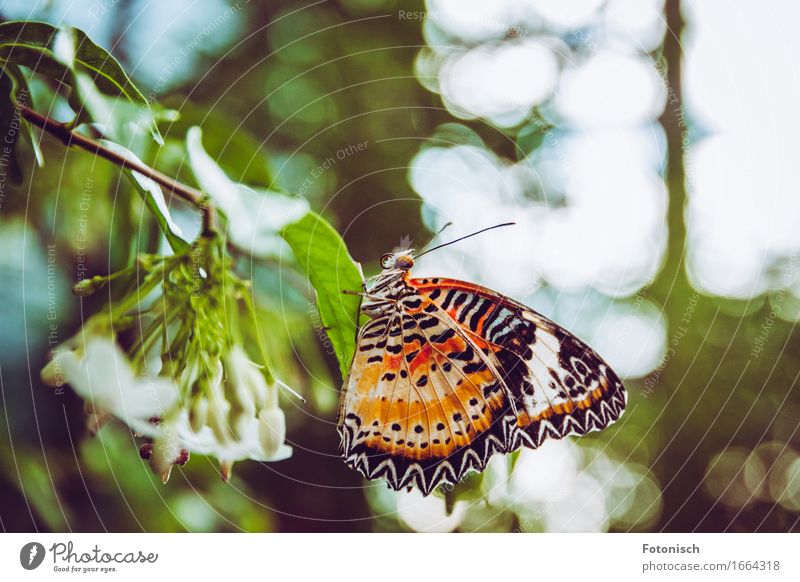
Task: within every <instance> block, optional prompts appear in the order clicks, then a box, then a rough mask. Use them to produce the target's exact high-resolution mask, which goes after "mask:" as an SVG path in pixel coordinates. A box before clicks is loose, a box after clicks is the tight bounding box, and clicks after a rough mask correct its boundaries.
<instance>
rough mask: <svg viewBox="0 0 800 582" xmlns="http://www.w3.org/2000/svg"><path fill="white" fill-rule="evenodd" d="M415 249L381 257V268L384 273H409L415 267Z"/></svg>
mask: <svg viewBox="0 0 800 582" xmlns="http://www.w3.org/2000/svg"><path fill="white" fill-rule="evenodd" d="M412 251H413V249H402V250H398V251H395V252H393V253H386V254H385V255H383V256H382V257H381V267H383V270H384V271H408V270H410V269H411V267H413V266H414V257H413V256H412V255H411V253H412Z"/></svg>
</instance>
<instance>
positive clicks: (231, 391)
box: [42, 336, 292, 482]
mask: <svg viewBox="0 0 800 582" xmlns="http://www.w3.org/2000/svg"><path fill="white" fill-rule="evenodd" d="M72 341H73V342H74V340H72ZM211 369H213V370H215V373H214V374H213V377H209V378H197V376H198V375H199V370H200V366H199V365H197V362H195V365H194V366H192V365H188V366H187V367H186V369H185V370H184V372H183V374H182V377H181V378H179V379H177V381H176V380H173V379H171V378H168V377H165V376H156V377H152V376H149V375H137V374H136V373H135V371H134V368H133V366H132V365H131V363H130V361H129V360H128V358H127V356H126V355H125V354H124V353H123V352H122V350H121V349H120V348H119V347H117V345H116V343H115V342H114V341H113V340H112V339H109V338H105V337H99V336H92V337H89V338H87V340H86V341H85V344H84V345H83V346H82V347H72V348H70V347H67V346H65V347H61V348H57V349H56V350H55V352H54V354H53V359H52V361H51V362H50V363H49V364H48V365H47V366H45V368H44V369H43V370H42V380H43V381H44V382H45V383H46V384H50V385H56V384H57V383H58V384H60V383H61V382H66V383H69V384H70V385H71V386H72V388H73V389H74V390H75V392H76V393H77V394H78V395H79V396H81V397H82V398H83V399H84V400H85V401H86V403H87V406H88V408H89V410H90V416H89V420H88V423H89V426H90V429H92V431H93V432H94V431H95V430H96V429H99V427H100V425H102V424H103V423H104V421H105V420H106V419H108V418H109V417H110V416H114V417H116V418H118V419H120V420H121V421H122V422H124V423H125V424H126V425H128V426H129V427H130V428H131V429H132V430H134V431H135V432H136V433H138V434H139V435H142V436H144V437H147V438H148V439H152V443H148V444H146V445H145V446H143V447H142V449H141V454H142V456H143V457H144V458H147V459H149V460H150V463H151V465H152V467H153V469H154V470H155V471H156V472H157V473H159V474H160V475H161V477H162V479H163V480H164V482H166V481H167V479H168V478H169V475H170V472H171V470H172V467H173V466H174V465H175V464H179V465H182V464H184V463H185V462H186V461H187V460H188V454H189V452H194V453H199V454H203V455H212V456H215V457H217V458H218V459H219V461H220V466H221V473H222V476H223V478H224V479H226V480H227V479H228V478H229V477H230V472H231V467H232V465H233V463H234V461H240V460H244V459H253V460H257V461H280V460H283V459H286V458H288V457H290V456H291V454H292V449H291V447H289V446H288V445H286V444H285V442H284V441H285V438H286V421H285V417H284V413H283V410H281V408H280V407H279V406H278V385H277V383H272V384H268V383H267V381H266V380H265V378H264V375H263V374H262V372H261V370H259V368H258V366H256V364H254V363H253V362H252V361H250V359H249V358H248V357H247V354H246V353H245V351H244V349H243V348H242V347H241V346H239V345H235V346H234V347H233V348H232V349H231V351H230V352H229V353H228V354H227V355H226V356H225V357H224V358H223V359H221V360H218V361H216V362H215V363H214V364H213V365H212V366H211ZM198 380H199V382H198ZM190 385H191V386H202V387H203V390H199V391H197V393H195V394H192V395H189V396H182V394H183V391H182V390H181V389H180V388H179V386H190Z"/></svg>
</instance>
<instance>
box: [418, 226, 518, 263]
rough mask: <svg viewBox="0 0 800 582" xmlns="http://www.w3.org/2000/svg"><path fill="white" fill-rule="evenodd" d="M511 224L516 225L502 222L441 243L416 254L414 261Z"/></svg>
mask: <svg viewBox="0 0 800 582" xmlns="http://www.w3.org/2000/svg"><path fill="white" fill-rule="evenodd" d="M449 224H450V223H448V224H445V227H447V226H449ZM512 224H517V223H516V222H504V223H502V224H495V225H494V226H490V227H488V228H482V229H481V230H478V231H476V232H473V233H472V234H468V235H466V236H462V237H460V238H457V239H455V240H451V241H450V242H446V243H442V244H440V245H437V246H435V247H433V248H432V249H428V250H427V251H424V252H421V253H420V254H418V255H417V256H415V257H414V258H415V259H418V258H420V257H421V256H422V255H427V254H428V253H430V252H433V251H435V250H436V249H441V248H442V247H446V246H449V245H452V244H455V243H457V242H460V241H462V240H464V239H466V238H470V237H473V236H475V235H478V234H481V233H483V232H486V231H487V230H494V229H495V228H500V227H502V226H511V225H512ZM442 230H444V228H442ZM439 232H441V231H439Z"/></svg>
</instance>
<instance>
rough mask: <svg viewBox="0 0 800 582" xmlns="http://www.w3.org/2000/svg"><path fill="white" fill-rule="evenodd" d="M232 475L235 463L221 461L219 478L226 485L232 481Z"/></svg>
mask: <svg viewBox="0 0 800 582" xmlns="http://www.w3.org/2000/svg"><path fill="white" fill-rule="evenodd" d="M231 473H233V461H223V460H222V459H220V461H219V476H220V477H222V480H223V481H225V482H226V483H227V482H228V481H230V480H231Z"/></svg>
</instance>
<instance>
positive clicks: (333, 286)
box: [281, 212, 363, 378]
mask: <svg viewBox="0 0 800 582" xmlns="http://www.w3.org/2000/svg"><path fill="white" fill-rule="evenodd" d="M281 234H282V236H283V239H284V240H285V241H286V242H287V243H288V244H289V246H290V247H291V249H292V252H293V253H294V256H295V258H296V259H297V262H298V264H299V265H300V266H301V267H302V268H303V270H304V271H305V273H306V275H307V276H308V279H309V280H310V281H311V285H312V286H313V287H314V290H315V291H316V294H317V307H318V308H319V315H320V320H321V322H322V325H323V326H324V328H325V331H326V333H327V334H328V337H329V338H330V340H331V344H332V345H333V349H334V350H335V352H336V359H337V360H338V362H339V369H340V370H341V372H342V377H343V378H346V377H347V372H348V369H349V368H350V363H351V362H352V361H353V355H354V354H355V350H356V330H357V322H358V314H359V307H360V305H361V297H360V296H358V295H346V294H344V293H342V291H344V290H348V291H352V292H356V293H360V292H361V290H362V287H361V285H362V281H363V276H362V274H361V268H360V266H359V265H358V263H356V262H355V261H353V259H352V258H351V257H350V253H349V252H348V250H347V246H346V245H345V243H344V240H342V237H341V236H339V233H338V232H336V230H335V229H334V228H333V227H332V226H331V225H330V224H329V223H328V222H327V221H326V220H325V219H324V218H322V217H321V216H319V215H318V214H315V213H314V212H309V213H308V214H306V215H305V216H304V217H303V218H301V219H300V220H298V221H297V222H295V223H293V224H290V225H289V226H287V227H286V228H284V229H283V231H282V233H281Z"/></svg>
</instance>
